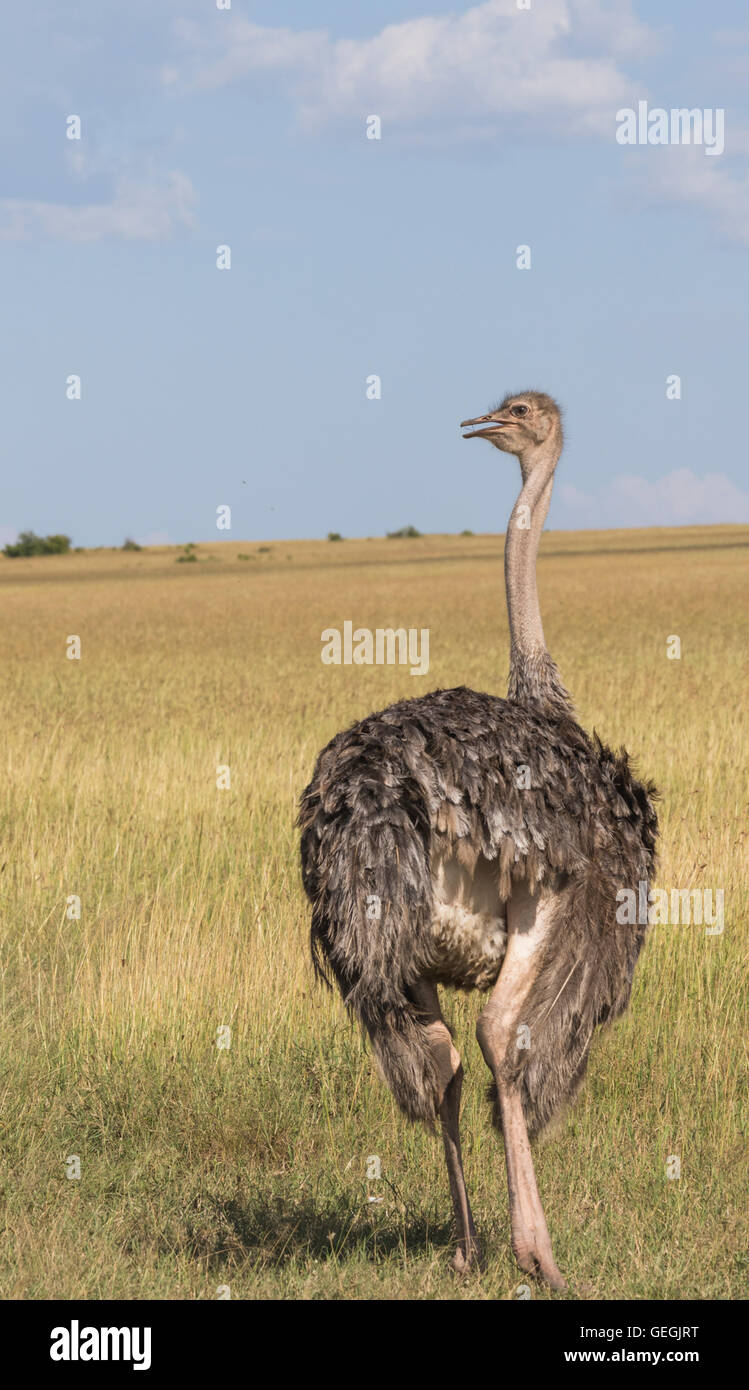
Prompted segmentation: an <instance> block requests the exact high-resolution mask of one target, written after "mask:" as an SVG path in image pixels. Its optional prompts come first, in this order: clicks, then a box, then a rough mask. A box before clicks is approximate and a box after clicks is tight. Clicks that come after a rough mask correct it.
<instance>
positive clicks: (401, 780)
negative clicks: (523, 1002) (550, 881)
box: [300, 688, 656, 1132]
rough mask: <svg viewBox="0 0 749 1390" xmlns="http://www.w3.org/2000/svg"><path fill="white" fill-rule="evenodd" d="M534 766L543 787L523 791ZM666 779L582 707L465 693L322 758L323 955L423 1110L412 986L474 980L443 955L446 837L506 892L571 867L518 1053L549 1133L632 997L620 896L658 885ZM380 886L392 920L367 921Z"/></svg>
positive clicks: (414, 1105) (311, 854)
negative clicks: (602, 730) (438, 895)
mask: <svg viewBox="0 0 749 1390" xmlns="http://www.w3.org/2000/svg"><path fill="white" fill-rule="evenodd" d="M521 767H527V768H528V769H529V776H530V784H531V785H530V788H519V787H518V786H517V781H518V769H519V768H521ZM653 790H654V789H653V787H652V786H651V785H650V784H647V786H641V785H640V784H639V783H638V782H636V781H635V780H634V778H633V777H632V774H631V772H630V769H629V765H628V761H627V757H626V754H624V753H621V754H619V755H618V756H617V755H615V754H613V753H612V752H611V751H610V749H608V748H606V747H604V745H603V744H601V743H600V742H599V741H598V739H595V738H594V739H591V738H590V737H589V736H588V735H587V734H586V733H585V732H584V731H583V730H582V729H581V728H580V727H579V725H578V724H576V723H575V721H574V720H573V718H572V717H571V715H569V714H566V713H565V714H550V713H548V712H546V710H545V709H544V707H543V705H542V704H540V703H538V702H528V701H527V700H526V702H525V703H520V702H519V701H518V700H517V699H512V700H509V699H508V700H502V699H498V698H496V697H494V696H491V695H482V694H478V693H477V692H476V691H473V690H467V689H465V688H458V689H456V690H438V691H435V692H434V693H433V694H430V695H425V696H423V697H422V698H421V699H415V700H403V701H401V702H399V703H398V704H394V705H391V706H390V707H389V708H388V709H385V710H383V711H382V712H381V713H379V714H372V715H370V716H369V717H368V718H367V719H364V720H362V721H361V722H360V723H358V724H355V725H354V726H353V727H352V728H351V729H348V730H347V731H346V732H345V733H341V734H338V735H337V736H336V737H335V738H334V739H333V740H332V742H331V743H329V744H328V746H327V748H325V749H324V750H323V752H322V753H321V754H320V756H319V758H318V761H317V765H316V767H315V771H314V775H313V778H312V781H311V783H310V785H309V786H308V787H307V789H306V791H305V792H304V793H303V796H302V803H301V811H300V824H301V827H302V868H303V879H304V886H305V890H306V892H307V894H308V896H309V898H310V901H311V903H312V909H313V911H312V931H311V944H312V953H313V959H314V962H315V966H316V969H317V971H318V973H319V974H321V975H323V976H325V975H326V971H325V964H326V962H327V964H328V965H329V966H330V969H331V971H332V973H333V975H334V977H335V979H336V980H337V982H338V984H339V987H340V989H341V993H342V995H343V998H344V1000H345V1002H346V1004H347V1005H348V1007H349V1008H350V1009H351V1010H352V1011H353V1012H354V1014H355V1015H356V1016H357V1018H359V1019H360V1021H361V1022H362V1023H363V1024H364V1026H365V1027H366V1029H367V1031H368V1032H369V1035H370V1037H371V1038H372V1042H373V1045H374V1048H375V1051H376V1053H377V1055H378V1059H379V1060H380V1062H381V1065H382V1067H383V1070H384V1072H385V1075H386V1077H387V1079H388V1081H389V1083H390V1085H391V1087H392V1089H393V1093H394V1095H395V1098H396V1100H397V1101H398V1104H399V1105H400V1106H401V1108H402V1109H403V1110H404V1112H405V1113H406V1114H407V1115H408V1116H409V1118H411V1119H427V1120H431V1119H434V1118H435V1115H436V1098H437V1090H436V1084H435V1080H434V1066H433V1062H432V1059H431V1057H430V1055H429V1050H428V1048H427V1047H426V1044H425V1041H424V1039H423V1038H422V1037H421V1036H420V1030H419V1024H418V1013H417V1011H416V1009H415V1008H414V1005H413V1004H412V1002H411V1001H410V996H409V987H410V986H412V985H413V984H414V983H415V982H416V981H417V980H418V979H420V978H427V979H433V980H435V981H436V982H437V983H440V984H445V985H453V986H455V987H457V988H463V989H471V988H473V987H475V983H476V982H475V980H474V979H472V978H471V977H470V974H468V975H466V974H465V973H462V972H461V971H460V968H459V966H458V965H456V964H454V963H451V962H450V961H449V960H447V961H446V960H442V959H440V956H439V952H438V950H437V949H436V945H435V941H434V938H433V935H432V933H431V931H430V924H431V922H432V918H433V915H434V900H433V885H432V875H431V863H432V860H433V858H434V857H435V856H437V855H439V854H440V853H444V851H445V848H446V847H447V845H448V844H449V845H451V846H454V847H455V849H456V851H458V852H460V851H461V848H462V851H463V853H464V855H465V858H466V862H467V864H468V865H469V867H470V866H471V861H474V862H475V859H477V858H478V855H482V856H483V858H484V859H486V860H487V861H488V862H489V863H490V864H492V865H494V866H495V868H496V882H497V893H498V898H499V901H500V902H503V901H506V900H507V899H508V898H509V897H510V895H511V892H512V886H513V882H514V881H517V880H518V879H521V878H523V879H525V880H526V881H527V883H528V885H529V886H530V887H531V888H535V887H537V886H538V885H540V884H542V883H543V881H544V879H546V878H548V876H549V874H554V875H562V876H563V880H562V881H563V885H564V886H563V891H562V893H561V895H560V901H561V903H562V904H563V906H564V911H563V912H560V915H559V922H558V926H557V928H556V930H555V932H554V934H553V938H552V940H551V941H550V942H549V945H548V948H547V955H546V959H545V961H544V965H543V967H542V972H541V975H540V976H539V978H538V980H537V982H536V984H535V986H534V990H533V995H532V999H531V1001H529V1006H528V1008H527V1009H526V1014H527V1017H525V1016H524V1022H526V1023H527V1024H528V1025H529V1026H530V1027H531V1029H532V1032H533V1036H534V1039H535V1046H534V1048H533V1050H532V1051H531V1052H524V1051H518V1050H517V1049H516V1053H515V1058H514V1059H513V1061H514V1064H515V1066H516V1067H518V1068H520V1069H521V1070H522V1072H523V1083H524V1085H523V1103H524V1110H525V1113H526V1118H527V1120H528V1122H529V1128H530V1129H531V1132H537V1131H538V1130H539V1129H541V1128H543V1126H544V1125H545V1124H546V1123H547V1122H548V1121H549V1120H550V1119H551V1117H552V1115H553V1113H554V1112H555V1110H556V1109H557V1108H558V1106H559V1104H561V1102H562V1101H563V1100H564V1099H565V1098H566V1097H567V1096H568V1095H569V1094H570V1092H571V1090H572V1089H573V1087H576V1086H577V1085H579V1083H580V1081H581V1080H582V1076H583V1074H584V1066H585V1059H586V1057H587V1051H588V1046H589V1044H590V1040H591V1037H592V1034H593V1029H594V1027H595V1026H596V1024H598V1023H603V1022H606V1021H607V1020H609V1019H611V1018H615V1017H617V1016H618V1015H619V1014H620V1013H621V1012H622V1010H623V1009H624V1008H625V1007H626V1004H627V1001H628V998H629V990H630V986H631V983H632V975H633V971H634V964H635V961H636V959H637V955H638V953H639V950H640V947H641V945H642V937H643V929H642V928H640V927H632V926H629V925H626V926H620V925H619V924H618V923H617V921H616V906H617V899H616V894H617V891H618V890H619V889H621V888H625V887H626V888H632V889H633V890H634V891H635V892H636V891H637V887H638V884H639V883H640V882H643V881H644V882H647V881H648V880H649V879H650V876H651V873H652V868H653V860H654V847H655V833H656V818H655V812H654V810H653V807H652V802H651V799H650V798H651V797H652V795H653ZM373 897H376V898H379V900H380V916H379V919H378V918H377V917H372V916H371V915H369V916H368V915H367V908H368V901H369V900H371V899H372V898H373ZM370 910H371V908H370ZM497 973H498V971H495V972H494V973H493V975H492V976H490V977H489V978H485V979H484V980H483V981H482V983H483V986H484V987H485V988H487V987H488V986H489V985H491V984H492V983H493V981H494V979H495V978H496V974H497ZM568 977H569V978H568ZM565 981H568V982H567V983H566V984H565ZM558 991H561V993H560V994H559V998H558V999H557V998H556V994H557V992H558ZM542 1020H543V1021H542Z"/></svg>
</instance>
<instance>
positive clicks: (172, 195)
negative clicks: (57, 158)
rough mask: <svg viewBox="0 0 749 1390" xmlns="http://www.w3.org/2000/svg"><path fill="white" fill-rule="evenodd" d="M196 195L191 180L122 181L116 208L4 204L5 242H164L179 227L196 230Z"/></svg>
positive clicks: (0, 234)
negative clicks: (112, 239)
mask: <svg viewBox="0 0 749 1390" xmlns="http://www.w3.org/2000/svg"><path fill="white" fill-rule="evenodd" d="M194 203H195V190H194V188H193V186H192V183H191V182H190V179H189V178H188V177H187V175H186V174H181V173H178V172H176V171H175V172H172V173H171V174H168V175H167V176H166V177H165V178H164V179H162V180H161V181H160V182H150V183H138V182H137V181H135V180H134V179H132V178H131V177H127V178H125V177H122V178H119V179H118V180H117V182H116V184H115V193H114V198H113V199H112V202H111V203H83V204H72V203H45V202H38V201H34V200H33V199H25V198H2V199H0V241H28V240H29V239H31V238H32V237H50V238H57V239H60V240H63V241H102V240H104V239H105V238H108V237H117V238H122V239H124V240H126V241H132V240H142V241H165V240H167V239H168V238H169V237H170V236H171V235H172V234H173V232H174V231H175V229H176V228H177V227H179V226H187V227H189V226H191V225H192V221H193V205H194Z"/></svg>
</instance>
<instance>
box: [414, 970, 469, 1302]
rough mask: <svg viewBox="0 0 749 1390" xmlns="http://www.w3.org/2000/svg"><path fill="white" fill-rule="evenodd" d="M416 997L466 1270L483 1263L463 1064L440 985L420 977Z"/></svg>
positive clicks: (459, 1267) (457, 1265)
mask: <svg viewBox="0 0 749 1390" xmlns="http://www.w3.org/2000/svg"><path fill="white" fill-rule="evenodd" d="M411 993H412V994H413V997H414V1001H415V1003H416V1005H417V1007H418V1008H419V1010H420V1012H421V1015H422V1019H423V1022H424V1024H425V1026H426V1030H427V1034H428V1036H429V1044H430V1047H431V1048H432V1051H433V1053H434V1057H435V1060H436V1063H437V1070H438V1073H439V1078H440V1085H441V1087H442V1088H443V1089H442V1096H441V1099H440V1106H439V1115H440V1121H441V1124H442V1140H443V1143H444V1146H445V1159H446V1161H447V1175H448V1178H449V1181H450V1196H451V1197H452V1203H453V1213H454V1218H455V1230H456V1235H457V1238H458V1244H457V1249H456V1251H455V1255H454V1256H453V1260H452V1266H453V1269H454V1270H455V1271H456V1273H457V1274H464V1273H466V1272H467V1271H468V1270H469V1269H474V1268H476V1267H477V1266H478V1265H480V1263H481V1246H480V1244H479V1240H478V1236H477V1235H476V1227H475V1226H474V1224H473V1215H472V1212H471V1204H470V1202H469V1200H468V1193H467V1191H466V1180H465V1177H464V1174H463V1159H462V1156H461V1152H460V1132H459V1116H460V1094H461V1091H462V1089H463V1067H462V1065H461V1061H460V1054H459V1053H458V1051H457V1049H456V1048H455V1047H454V1045H453V1040H452V1038H451V1036H450V1031H449V1029H448V1027H447V1024H446V1023H445V1020H444V1019H443V1017H442V1010H441V1009H440V1003H439V995H438V994H437V986H436V985H434V984H431V983H429V982H428V981H426V980H420V981H419V982H418V984H416V985H414V986H413V987H412V989H411Z"/></svg>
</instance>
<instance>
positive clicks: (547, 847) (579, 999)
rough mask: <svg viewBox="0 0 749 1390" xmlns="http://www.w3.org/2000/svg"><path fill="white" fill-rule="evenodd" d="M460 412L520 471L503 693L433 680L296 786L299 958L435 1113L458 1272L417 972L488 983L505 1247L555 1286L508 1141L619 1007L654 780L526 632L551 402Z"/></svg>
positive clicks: (426, 997)
mask: <svg viewBox="0 0 749 1390" xmlns="http://www.w3.org/2000/svg"><path fill="white" fill-rule="evenodd" d="M472 426H478V427H479V428H474V429H472V431H471V433H469V434H468V435H465V436H464V437H465V438H483V439H487V440H489V441H490V442H491V443H492V444H493V445H495V446H496V447H497V448H498V449H500V450H501V451H503V452H505V453H511V454H515V455H516V456H517V458H518V460H519V462H520V468H521V472H522V478H523V486H522V489H521V492H520V494H519V496H518V499H517V502H516V504H515V507H514V509H513V512H512V515H511V517H510V523H509V527H508V530H507V540H506V546H505V583H506V591H507V607H508V613H509V620H510V638H511V655H510V679H509V689H508V694H507V698H506V699H499V698H498V697H496V696H493V695H484V694H479V693H477V692H476V691H474V690H468V689H465V688H462V687H461V688H459V689H456V690H437V691H434V692H433V693H432V694H430V695H425V696H423V697H421V698H419V699H414V700H402V701H399V702H398V703H397V704H394V705H391V706H390V707H389V708H388V709H385V710H383V711H382V712H381V713H379V714H372V715H370V716H369V717H368V718H366V719H363V720H362V721H361V722H360V723H358V724H355V725H354V726H353V727H352V728H350V729H348V730H346V731H345V732H343V733H340V734H338V735H337V736H336V737H335V738H334V739H333V740H332V742H331V743H329V744H328V746H327V748H325V749H323V751H322V753H321V754H320V756H319V758H318V760H317V765H316V767H315V771H314V775H313V778H312V781H311V782H310V785H309V786H308V787H307V789H306V791H305V792H304V793H303V795H302V800H301V809H300V826H301V829H302V873H303V880H304V886H305V889H306V892H307V895H308V897H309V898H310V901H311V903H312V928H311V947H312V956H313V961H314V963H315V967H316V970H317V971H318V973H319V974H321V975H322V976H323V977H324V978H326V979H327V977H328V971H330V972H332V974H333V976H334V977H335V980H336V981H337V984H338V986H339V988H340V990H341V994H342V996H343V998H344V1001H345V1003H346V1004H347V1006H348V1007H349V1009H350V1010H351V1011H352V1012H353V1014H354V1015H355V1016H356V1017H357V1018H358V1019H359V1020H360V1022H361V1023H362V1024H363V1025H364V1027H365V1029H366V1030H367V1032H368V1034H369V1037H370V1039H371V1042H372V1046H373V1050H374V1052H375V1055H376V1057H377V1059H378V1061H379V1064H380V1067H381V1070H382V1072H383V1073H384V1076H385V1078H386V1080H387V1081H388V1083H389V1085H390V1087H391V1089H392V1091H393V1094H394V1096H395V1099H396V1101H397V1102H398V1104H399V1106H400V1107H401V1109H402V1110H403V1111H404V1112H405V1114H406V1115H407V1116H408V1117H409V1118H410V1119H412V1120H425V1121H427V1122H433V1121H434V1120H435V1119H436V1117H437V1115H439V1117H440V1120H441V1125H442V1134H443V1140H444V1145H445V1156H446V1160H447V1168H448V1176H449V1181H450V1191H451V1196H452V1202H453V1209H454V1217H455V1226H456V1235H457V1248H456V1253H455V1256H454V1260H453V1265H454V1267H455V1268H456V1269H457V1270H459V1271H463V1270H466V1269H468V1268H470V1267H471V1266H473V1265H475V1264H477V1263H478V1262H479V1261H480V1258H481V1253H480V1247H479V1242H478V1239H477V1236H476V1230H475V1227H474V1223H473V1217H472V1215H471V1208H470V1204H469V1201H468V1195H467V1192H466V1185H465V1179H464V1175H463V1166H462V1160H461V1152H460V1137H459V1129H458V1117H459V1107H460V1093H461V1087H462V1077H463V1071H462V1067H461V1061H460V1056H459V1054H458V1052H457V1050H456V1048H455V1046H454V1043H453V1040H452V1036H451V1033H450V1031H449V1029H448V1027H447V1025H446V1024H445V1022H444V1020H443V1017H442V1013H441V1009H440V1003H439V997H438V991H437V986H438V985H440V984H442V985H450V986H453V987H456V988H459V989H479V990H490V991H491V993H490V995H489V999H488V1002H487V1004H486V1007H485V1008H484V1010H483V1012H482V1014H481V1016H480V1018H479V1020H478V1024H477V1037H478V1041H479V1045H480V1047H481V1051H482V1053H483V1056H484V1058H485V1060H486V1062H487V1065H488V1066H489V1068H490V1070H491V1072H492V1075H493V1078H494V1083H495V1088H496V1101H497V1104H496V1107H495V1115H496V1118H497V1121H498V1123H499V1126H500V1128H501V1130H502V1134H503V1137H504V1146H505V1159H506V1165H507V1178H508V1189H509V1207H510V1223H511V1234H512V1247H513V1250H514V1253H515V1257H516V1259H517V1261H518V1264H519V1265H520V1267H521V1268H522V1269H523V1270H526V1271H528V1272H529V1273H535V1274H537V1275H539V1276H540V1277H541V1278H543V1279H545V1280H546V1281H547V1282H548V1283H549V1284H551V1285H552V1286H553V1287H556V1288H563V1287H564V1280H563V1278H562V1276H561V1274H560V1272H559V1270H558V1268H557V1266H556V1263H555V1260H554V1256H553V1253H552V1249H551V1243H550V1240H549V1234H548V1229H547V1225H546V1219H545V1216H544V1212H543V1208H542V1205H541V1200H540V1197H539V1193H538V1188H537V1185H536V1178H535V1173H534V1169H533V1160H532V1156H531V1149H530V1144H529V1137H530V1136H533V1135H534V1134H537V1133H538V1132H539V1131H540V1130H541V1129H543V1128H544V1126H545V1125H546V1124H548V1122H549V1120H550V1119H551V1118H552V1116H553V1115H554V1114H555V1113H556V1112H557V1111H558V1110H559V1108H560V1107H561V1106H562V1105H563V1103H564V1102H565V1101H568V1100H570V1099H571V1098H572V1097H573V1096H574V1095H575V1093H576V1091H577V1090H578V1088H579V1086H580V1083H581V1082H582V1079H583V1076H584V1073H585V1067H586V1063H587V1057H588V1051H589V1047H590V1042H591V1038H592V1036H593V1033H594V1030H595V1028H596V1026H597V1025H599V1024H603V1023H606V1022H607V1021H609V1020H611V1019H613V1018H616V1017H617V1016H618V1015H619V1014H620V1013H622V1011H623V1010H624V1009H625V1008H626V1006H627V1003H628V1000H629V994H630V989H631V985H632V976H633V972H634V967H635V963H636V960H637V956H638V954H639V951H640V948H641V946H642V942H643V938H644V934H645V928H644V927H642V926H632V925H622V924H620V923H619V922H618V921H617V917H616V909H617V903H618V902H621V898H619V899H617V893H618V891H619V890H620V889H635V890H637V889H638V885H640V884H641V883H646V884H647V883H649V880H650V877H651V874H652V871H653V866H654V851H655V838H656V833H657V825H656V817H655V812H654V810H653V806H652V803H651V799H650V798H651V796H652V795H653V794H654V788H653V787H652V785H651V784H649V783H648V784H647V785H641V784H639V783H638V782H636V781H635V780H634V778H633V776H632V774H631V771H630V769H629V765H628V761H627V756H626V754H625V753H623V752H622V753H620V754H618V755H617V754H614V753H613V752H611V750H610V749H608V748H606V747H605V746H604V745H603V744H602V743H601V742H600V741H599V739H598V738H597V737H596V736H595V735H594V736H593V737H591V736H590V735H588V734H587V733H586V732H585V731H584V730H583V729H582V728H581V727H580V726H579V724H578V723H577V721H576V719H575V716H574V713H573V710H572V706H571V703H570V699H569V696H568V695H567V692H566V691H565V689H564V687H563V685H562V683H561V680H560V677H559V673H558V671H557V668H556V666H555V665H554V663H553V661H552V660H551V657H550V656H549V653H548V651H547V648H546V643H545V641H544V634H543V628H542V625H541V615H540V610H539V606H538V594H537V588H536V556H537V552H538V544H539V539H540V536H541V531H542V529H543V524H544V520H545V518H546V514H547V511H548V507H549V501H550V498H551V489H552V484H553V477H554V469H555V468H556V464H557V461H558V459H559V455H560V453H561V449H562V427H561V418H560V414H559V410H558V408H557V406H556V405H555V403H554V401H552V400H551V398H550V397H549V396H547V395H544V394H543V393H541V392H536V391H529V392H523V393H521V394H519V395H517V396H508V397H507V398H506V399H505V400H504V401H503V403H502V405H501V406H499V407H497V409H495V410H494V411H492V412H491V413H490V414H489V415H485V416H481V417H479V418H478V419H476V420H467V421H464V422H463V426H462V427H461V428H467V427H472ZM640 891H641V890H640ZM326 967H327V968H326Z"/></svg>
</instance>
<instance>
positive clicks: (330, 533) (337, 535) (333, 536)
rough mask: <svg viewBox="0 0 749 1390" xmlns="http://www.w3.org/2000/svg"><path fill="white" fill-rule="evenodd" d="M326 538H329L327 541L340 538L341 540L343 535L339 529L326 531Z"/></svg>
mask: <svg viewBox="0 0 749 1390" xmlns="http://www.w3.org/2000/svg"><path fill="white" fill-rule="evenodd" d="M328 540H329V541H342V540H343V536H342V535H341V533H340V531H328Z"/></svg>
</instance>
